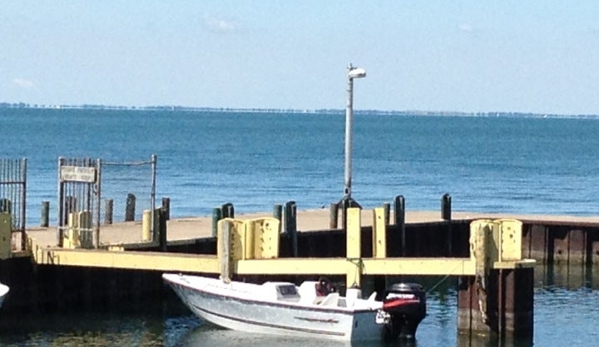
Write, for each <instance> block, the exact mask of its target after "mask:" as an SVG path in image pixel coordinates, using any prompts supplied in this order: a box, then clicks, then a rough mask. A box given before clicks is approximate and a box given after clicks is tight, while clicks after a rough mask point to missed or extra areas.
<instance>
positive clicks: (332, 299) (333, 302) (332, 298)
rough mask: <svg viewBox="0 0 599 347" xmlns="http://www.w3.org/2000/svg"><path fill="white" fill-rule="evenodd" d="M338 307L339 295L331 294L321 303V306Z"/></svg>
mask: <svg viewBox="0 0 599 347" xmlns="http://www.w3.org/2000/svg"><path fill="white" fill-rule="evenodd" d="M338 305H339V293H330V294H329V295H327V296H326V297H325V298H324V299H323V300H322V301H321V302H320V306H331V307H336V306H338Z"/></svg>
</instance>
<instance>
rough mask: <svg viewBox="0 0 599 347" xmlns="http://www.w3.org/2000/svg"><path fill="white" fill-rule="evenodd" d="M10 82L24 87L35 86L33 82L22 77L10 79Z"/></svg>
mask: <svg viewBox="0 0 599 347" xmlns="http://www.w3.org/2000/svg"><path fill="white" fill-rule="evenodd" d="M12 83H14V84H16V85H17V86H19V87H21V88H25V89H30V88H35V82H33V81H32V80H28V79H24V78H15V79H13V80H12Z"/></svg>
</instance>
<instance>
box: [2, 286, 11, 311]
mask: <svg viewBox="0 0 599 347" xmlns="http://www.w3.org/2000/svg"><path fill="white" fill-rule="evenodd" d="M8 291H9V289H8V286H6V285H4V284H2V283H0V307H2V304H3V302H4V298H5V297H6V294H8Z"/></svg>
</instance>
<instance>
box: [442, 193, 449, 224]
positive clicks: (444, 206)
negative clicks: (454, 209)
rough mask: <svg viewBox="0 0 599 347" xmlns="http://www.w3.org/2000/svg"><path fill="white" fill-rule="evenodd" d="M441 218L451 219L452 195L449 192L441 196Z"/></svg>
mask: <svg viewBox="0 0 599 347" xmlns="http://www.w3.org/2000/svg"><path fill="white" fill-rule="evenodd" d="M441 219H443V220H451V195H449V194H447V193H445V194H443V197H441Z"/></svg>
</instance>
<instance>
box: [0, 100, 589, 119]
mask: <svg viewBox="0 0 599 347" xmlns="http://www.w3.org/2000/svg"><path fill="white" fill-rule="evenodd" d="M1 109H39V110H106V111H161V112H165V111H172V112H211V113H219V112H222V113H253V114H257V113H268V114H271V113H283V114H337V115H344V114H345V109H313V110H312V109H274V108H226V107H187V106H174V105H159V106H111V105H88V104H83V105H38V104H33V105H32V104H26V103H22V102H21V103H7V102H0V110H1ZM354 114H358V115H371V116H412V117H413V116H429V117H484V118H499V117H502V118H579V119H599V115H597V114H546V113H526V112H460V111H418V110H410V111H385V110H354Z"/></svg>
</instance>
